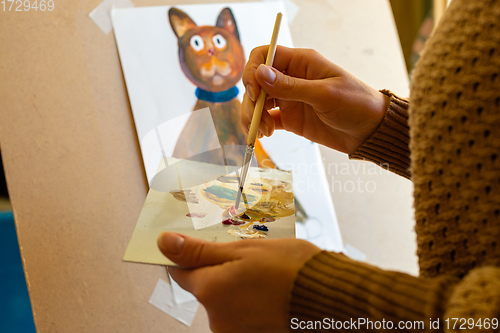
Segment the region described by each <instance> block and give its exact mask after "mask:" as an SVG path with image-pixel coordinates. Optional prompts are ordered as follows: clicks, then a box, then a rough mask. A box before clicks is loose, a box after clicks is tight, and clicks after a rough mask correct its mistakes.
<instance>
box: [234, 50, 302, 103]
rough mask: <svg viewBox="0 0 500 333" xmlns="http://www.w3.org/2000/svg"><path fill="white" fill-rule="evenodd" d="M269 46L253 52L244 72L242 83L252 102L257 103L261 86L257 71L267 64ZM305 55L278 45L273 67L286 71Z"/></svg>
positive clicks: (300, 51)
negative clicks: (294, 60) (295, 58)
mask: <svg viewBox="0 0 500 333" xmlns="http://www.w3.org/2000/svg"><path fill="white" fill-rule="evenodd" d="M268 49H269V45H264V46H259V47H256V48H255V49H253V50H252V52H251V53H250V56H249V58H248V61H247V64H246V66H245V69H244V70H243V76H242V82H243V85H244V86H245V89H246V92H247V93H248V96H249V97H250V100H252V101H253V102H255V101H256V100H257V97H258V96H259V92H260V86H259V84H258V82H257V80H256V79H255V71H256V70H257V67H259V65H261V64H264V63H265V62H266V57H267V51H268ZM302 53H303V50H301V49H292V48H288V47H284V46H281V45H278V46H277V47H276V53H275V56H274V62H273V66H274V67H276V68H277V69H278V70H281V71H284V70H286V69H287V68H288V66H289V63H290V61H291V60H292V59H293V57H294V55H295V57H297V56H300V55H301V54H302Z"/></svg>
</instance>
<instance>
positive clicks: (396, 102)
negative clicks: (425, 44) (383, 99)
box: [349, 90, 410, 178]
mask: <svg viewBox="0 0 500 333" xmlns="http://www.w3.org/2000/svg"><path fill="white" fill-rule="evenodd" d="M381 92H382V93H383V94H385V95H387V96H389V97H390V102H389V107H388V109H387V111H386V113H385V116H384V119H383V120H382V123H381V124H380V126H379V128H378V129H377V130H376V131H375V133H373V134H372V135H371V136H370V138H368V140H367V141H365V142H364V143H363V145H362V146H361V147H359V148H358V149H357V150H356V151H355V152H354V153H353V154H351V155H350V156H349V158H350V159H357V160H365V161H370V162H374V163H376V164H378V165H382V164H384V165H389V170H390V171H392V172H394V173H396V174H398V175H401V176H403V177H405V178H410V171H409V169H410V150H409V148H408V144H409V140H410V139H409V128H408V107H409V104H408V100H406V99H404V98H401V97H398V96H396V95H394V94H393V93H392V92H390V91H389V90H381Z"/></svg>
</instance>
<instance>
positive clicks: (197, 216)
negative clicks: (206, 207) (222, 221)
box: [186, 213, 207, 219]
mask: <svg viewBox="0 0 500 333" xmlns="http://www.w3.org/2000/svg"><path fill="white" fill-rule="evenodd" d="M186 216H187V217H195V218H198V219H202V218H204V217H205V216H207V213H188V214H186Z"/></svg>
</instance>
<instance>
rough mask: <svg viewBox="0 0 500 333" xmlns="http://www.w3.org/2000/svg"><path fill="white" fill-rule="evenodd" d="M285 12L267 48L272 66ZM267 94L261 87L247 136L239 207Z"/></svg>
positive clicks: (238, 198)
mask: <svg viewBox="0 0 500 333" xmlns="http://www.w3.org/2000/svg"><path fill="white" fill-rule="evenodd" d="M282 17H283V14H281V13H278V15H276V23H275V24H274V30H273V36H272V37H271V44H269V49H268V50H267V57H266V65H267V66H272V65H273V62H274V55H275V54H276V46H277V43H278V34H279V31H280V26H281V19H282ZM266 97H267V94H266V92H265V91H264V89H260V93H259V97H258V98H257V103H255V109H254V111H253V116H252V122H251V123H250V129H249V131H248V136H247V148H246V150H245V157H244V159H243V165H242V167H241V173H240V179H239V187H240V188H239V190H238V195H237V196H236V204H235V205H234V207H235V208H236V209H238V207H239V205H240V200H241V196H242V194H243V187H244V185H245V180H246V178H247V174H248V168H249V167H250V162H251V161H252V156H253V151H254V147H255V140H256V139H257V133H258V132H259V126H260V119H261V118H262V110H263V109H264V103H265V102H266Z"/></svg>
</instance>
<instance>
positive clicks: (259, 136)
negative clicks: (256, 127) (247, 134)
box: [257, 131, 264, 139]
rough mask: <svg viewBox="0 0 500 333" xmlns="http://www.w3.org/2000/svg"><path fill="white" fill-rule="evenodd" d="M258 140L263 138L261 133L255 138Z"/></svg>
mask: <svg viewBox="0 0 500 333" xmlns="http://www.w3.org/2000/svg"><path fill="white" fill-rule="evenodd" d="M257 137H258V138H259V139H262V138H263V137H264V134H262V132H261V131H259V135H258V136H257Z"/></svg>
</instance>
